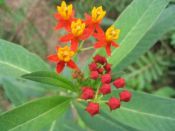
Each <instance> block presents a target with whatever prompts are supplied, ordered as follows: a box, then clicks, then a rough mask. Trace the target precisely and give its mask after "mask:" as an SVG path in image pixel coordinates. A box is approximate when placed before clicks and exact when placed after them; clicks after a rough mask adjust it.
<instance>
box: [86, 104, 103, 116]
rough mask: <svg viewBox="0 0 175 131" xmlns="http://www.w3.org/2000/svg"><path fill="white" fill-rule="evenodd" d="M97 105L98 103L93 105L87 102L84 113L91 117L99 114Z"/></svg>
mask: <svg viewBox="0 0 175 131" xmlns="http://www.w3.org/2000/svg"><path fill="white" fill-rule="evenodd" d="M99 108H100V106H99V104H98V103H94V102H89V103H88V105H87V107H86V109H85V110H86V111H87V112H88V113H89V114H90V115H91V116H94V115H96V114H98V113H99Z"/></svg>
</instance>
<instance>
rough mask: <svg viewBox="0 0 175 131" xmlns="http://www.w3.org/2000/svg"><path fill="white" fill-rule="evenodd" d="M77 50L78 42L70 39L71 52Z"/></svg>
mask: <svg viewBox="0 0 175 131" xmlns="http://www.w3.org/2000/svg"><path fill="white" fill-rule="evenodd" d="M77 49H78V40H76V39H72V40H71V50H73V51H76V50H77Z"/></svg>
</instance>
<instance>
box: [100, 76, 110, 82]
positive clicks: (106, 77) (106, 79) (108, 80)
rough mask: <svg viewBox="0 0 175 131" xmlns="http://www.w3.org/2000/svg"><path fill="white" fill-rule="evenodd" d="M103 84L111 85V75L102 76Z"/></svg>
mask: <svg viewBox="0 0 175 131" xmlns="http://www.w3.org/2000/svg"><path fill="white" fill-rule="evenodd" d="M101 82H102V83H107V84H109V83H110V82H111V75H110V74H105V75H102V77H101Z"/></svg>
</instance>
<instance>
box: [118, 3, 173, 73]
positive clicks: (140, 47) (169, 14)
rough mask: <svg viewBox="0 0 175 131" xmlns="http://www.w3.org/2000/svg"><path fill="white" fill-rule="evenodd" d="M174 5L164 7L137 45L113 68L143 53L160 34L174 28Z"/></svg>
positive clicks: (125, 63)
mask: <svg viewBox="0 0 175 131" xmlns="http://www.w3.org/2000/svg"><path fill="white" fill-rule="evenodd" d="M174 10H175V6H170V7H168V8H167V9H165V10H164V11H163V12H162V14H161V16H160V17H159V19H158V20H157V22H156V23H155V24H154V26H153V27H152V28H151V29H150V30H149V31H148V32H147V33H146V35H145V36H144V37H143V38H142V39H141V40H140V42H139V43H138V44H137V46H136V47H135V48H134V49H133V50H132V51H131V52H130V53H129V54H128V55H127V56H126V57H125V58H124V59H123V60H121V61H120V63H118V65H117V66H116V68H115V70H116V71H118V70H121V69H123V68H124V67H126V66H128V65H129V64H131V63H132V62H134V61H135V60H136V59H137V58H139V56H141V55H142V54H143V53H145V52H146V51H147V50H148V49H149V48H150V47H151V46H153V45H154V43H155V42H156V41H157V40H158V39H159V38H161V36H162V35H163V34H165V33H167V32H168V31H171V30H172V29H173V28H175V11H174Z"/></svg>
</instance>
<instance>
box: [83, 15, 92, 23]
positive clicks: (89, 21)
mask: <svg viewBox="0 0 175 131" xmlns="http://www.w3.org/2000/svg"><path fill="white" fill-rule="evenodd" d="M84 15H85V18H86V20H85V23H86V25H89V24H91V23H92V20H91V16H90V15H88V14H87V13H85V14H84Z"/></svg>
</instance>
